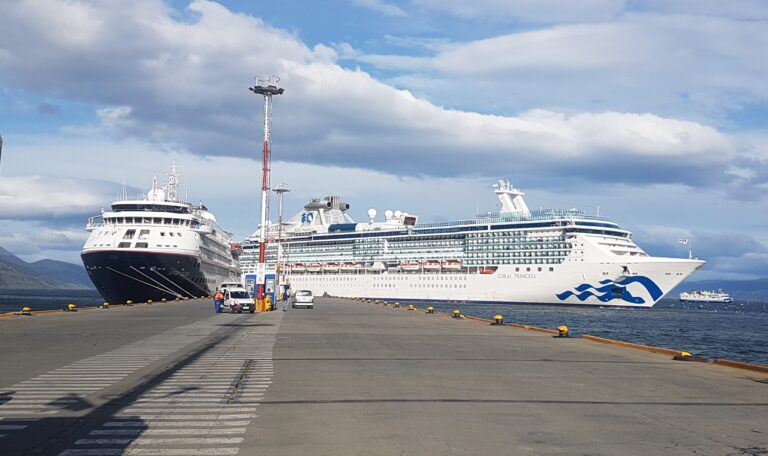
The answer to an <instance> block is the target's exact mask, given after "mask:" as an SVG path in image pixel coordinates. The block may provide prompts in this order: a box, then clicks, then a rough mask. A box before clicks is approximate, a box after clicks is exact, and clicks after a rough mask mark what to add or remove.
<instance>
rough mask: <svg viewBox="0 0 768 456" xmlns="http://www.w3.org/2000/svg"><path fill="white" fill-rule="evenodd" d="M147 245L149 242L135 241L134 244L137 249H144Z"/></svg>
mask: <svg viewBox="0 0 768 456" xmlns="http://www.w3.org/2000/svg"><path fill="white" fill-rule="evenodd" d="M147 247H149V244H147V243H146V242H137V243H136V246H135V248H137V249H146V248H147Z"/></svg>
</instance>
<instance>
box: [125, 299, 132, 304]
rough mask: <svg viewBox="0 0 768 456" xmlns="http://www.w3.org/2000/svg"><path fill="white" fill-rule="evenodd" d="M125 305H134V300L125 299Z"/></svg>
mask: <svg viewBox="0 0 768 456" xmlns="http://www.w3.org/2000/svg"><path fill="white" fill-rule="evenodd" d="M125 305H126V306H132V305H133V301H131V300H130V299H129V300H127V301H125Z"/></svg>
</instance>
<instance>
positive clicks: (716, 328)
mask: <svg viewBox="0 0 768 456" xmlns="http://www.w3.org/2000/svg"><path fill="white" fill-rule="evenodd" d="M102 301H103V299H102V298H101V296H100V295H99V294H98V293H97V292H96V291H89V290H84V291H29V290H19V291H11V290H4V291H2V292H0V313H2V312H16V311H18V310H20V309H21V307H23V306H25V305H27V306H29V307H31V308H32V309H33V310H46V309H62V308H64V307H65V306H66V305H67V304H69V303H74V304H77V306H78V307H86V306H97V305H99V304H101V303H102ZM427 305H431V306H433V307H435V309H437V310H441V311H444V312H451V311H453V310H454V309H460V310H461V311H462V313H464V314H465V315H474V316H478V317H484V318H491V317H493V316H494V315H496V314H500V315H503V316H504V319H505V321H507V322H514V323H521V324H527V325H534V326H541V327H546V328H555V327H557V326H560V325H567V326H568V328H569V329H570V331H571V334H573V335H574V336H578V335H580V334H592V335H595V336H601V337H609V338H611V339H619V340H625V341H628V342H636V343H640V344H647V345H656V346H659V347H668V348H673V349H678V350H685V351H689V352H691V353H693V354H698V355H702V356H705V357H708V358H729V359H737V360H740V361H747V362H752V363H759V364H767V365H768V303H755V302H735V303H732V304H704V305H699V304H684V305H683V304H680V303H679V302H677V301H675V300H662V301H661V302H660V303H659V304H657V305H656V306H655V307H654V308H653V309H610V308H603V309H594V308H580V307H555V306H523V305H519V306H518V305H498V304H494V305H490V304H464V303H459V304H456V303H452V304H434V303H430V304H422V307H426V306H427Z"/></svg>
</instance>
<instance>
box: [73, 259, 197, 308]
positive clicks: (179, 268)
mask: <svg viewBox="0 0 768 456" xmlns="http://www.w3.org/2000/svg"><path fill="white" fill-rule="evenodd" d="M81 258H82V260H83V265H84V266H85V269H86V271H87V272H88V276H89V277H90V279H91V281H92V282H93V284H94V286H95V287H96V289H97V290H98V291H99V293H101V295H102V296H103V297H104V299H105V300H106V301H107V302H109V303H112V304H124V303H126V302H128V301H133V302H146V301H148V300H152V301H161V300H162V299H169V300H170V299H176V298H196V297H201V296H207V295H209V294H210V290H209V288H208V284H207V280H206V277H205V274H204V273H203V272H202V271H201V270H200V261H199V259H198V258H197V257H195V256H193V255H184V254H174V253H157V252H145V251H141V252H135V251H134V252H127V251H97V252H83V253H82V254H81Z"/></svg>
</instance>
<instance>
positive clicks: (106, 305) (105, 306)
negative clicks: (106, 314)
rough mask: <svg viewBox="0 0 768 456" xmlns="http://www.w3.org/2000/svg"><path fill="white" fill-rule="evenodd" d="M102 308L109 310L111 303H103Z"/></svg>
mask: <svg viewBox="0 0 768 456" xmlns="http://www.w3.org/2000/svg"><path fill="white" fill-rule="evenodd" d="M101 308H102V309H109V303H108V302H104V303H102V304H101Z"/></svg>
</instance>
